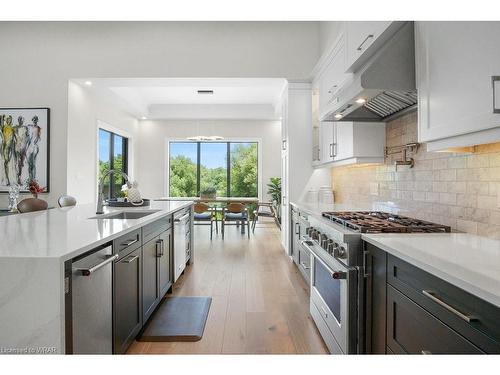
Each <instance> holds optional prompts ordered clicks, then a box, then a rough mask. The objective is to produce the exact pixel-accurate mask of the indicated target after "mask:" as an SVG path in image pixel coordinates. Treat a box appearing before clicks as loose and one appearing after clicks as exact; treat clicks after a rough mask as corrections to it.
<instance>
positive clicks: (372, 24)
mask: <svg viewBox="0 0 500 375" xmlns="http://www.w3.org/2000/svg"><path fill="white" fill-rule="evenodd" d="M393 23H394V25H392V26H391V24H393ZM400 26H401V25H399V23H398V22H391V21H348V22H346V23H345V25H344V27H345V37H346V41H347V43H346V45H347V48H346V62H345V64H346V70H347V71H348V72H355V71H356V70H357V69H358V68H359V67H360V66H361V65H363V63H364V62H366V61H367V60H368V58H370V57H371V56H372V55H373V54H374V53H375V52H376V50H377V49H378V48H380V47H381V46H382V44H384V43H385V42H386V41H387V40H388V38H389V37H390V36H391V35H392V34H393V33H394V32H395V30H390V29H397V28H398V27H400Z"/></svg>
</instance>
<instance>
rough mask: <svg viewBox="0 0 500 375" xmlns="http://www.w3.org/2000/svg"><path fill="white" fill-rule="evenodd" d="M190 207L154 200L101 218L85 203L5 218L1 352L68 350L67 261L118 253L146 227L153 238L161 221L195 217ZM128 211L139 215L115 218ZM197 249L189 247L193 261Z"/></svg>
mask: <svg viewBox="0 0 500 375" xmlns="http://www.w3.org/2000/svg"><path fill="white" fill-rule="evenodd" d="M192 204H193V202H192V201H152V202H151V205H150V206H149V207H137V208H126V209H125V208H121V209H115V208H108V207H106V209H105V213H104V214H103V215H96V214H95V205H93V204H83V205H77V206H74V207H66V208H55V209H51V210H46V211H39V212H33V213H26V214H19V215H11V216H5V217H1V218H0V238H1V241H0V332H2V334H1V335H0V350H1V351H2V352H4V353H65V352H67V347H68V345H67V341H68V337H67V331H68V329H67V319H66V317H67V316H68V313H71V311H69V312H68V298H67V295H68V290H69V289H70V288H69V283H70V281H69V280H68V277H67V274H66V275H65V268H66V271H67V267H68V262H70V261H71V260H72V259H75V258H78V257H81V256H82V255H83V254H86V253H89V252H91V251H92V250H93V249H96V248H99V247H103V246H110V247H112V248H113V254H115V253H117V249H116V240H117V239H119V238H122V237H124V236H126V235H127V234H130V233H135V232H138V233H142V231H143V229H144V228H148V236H150V237H151V238H154V237H153V236H156V235H157V233H156V232H153V230H150V229H149V228H153V229H155V225H156V224H155V223H158V222H161V221H165V222H170V223H172V222H173V220H172V216H173V215H174V214H175V213H177V212H180V211H182V210H185V211H187V212H189V213H190V215H192V209H191V206H192ZM124 211H125V212H127V213H128V212H134V213H140V214H139V215H137V214H136V215H135V216H134V215H129V217H127V216H125V217H124V218H118V219H117V218H112V217H111V216H114V214H115V213H120V212H124ZM142 214H144V216H143V215H142ZM137 216H142V217H137ZM97 217H98V218H97ZM167 220H168V221H167ZM191 223H192V221H191ZM140 236H141V237H140V238H141V241H142V235H140ZM141 244H142V242H141V243H139V244H138V245H141ZM133 246H136V245H133ZM133 246H132V244H131V247H133ZM193 248H194V246H193V245H192V243H191V244H190V249H189V251H190V257H189V259H188V262H190V263H191V262H193V257H194V254H193ZM162 251H163V250H162Z"/></svg>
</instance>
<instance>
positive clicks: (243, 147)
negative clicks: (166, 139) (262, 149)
mask: <svg viewBox="0 0 500 375" xmlns="http://www.w3.org/2000/svg"><path fill="white" fill-rule="evenodd" d="M169 151H170V155H169V166H170V168H169V169H170V170H169V195H170V196H172V197H197V196H200V192H203V191H205V190H206V189H208V188H215V190H216V191H217V196H219V197H226V196H227V197H257V196H258V176H259V171H258V143H257V142H182V141H179V142H170V145H169Z"/></svg>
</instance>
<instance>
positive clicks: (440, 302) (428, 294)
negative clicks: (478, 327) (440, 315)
mask: <svg viewBox="0 0 500 375" xmlns="http://www.w3.org/2000/svg"><path fill="white" fill-rule="evenodd" d="M422 294H423V295H424V296H426V297H427V298H430V299H431V300H432V301H434V302H436V303H437V304H438V305H440V306H442V307H444V308H445V309H446V310H448V311H449V312H451V313H453V314H455V315H456V316H458V317H459V318H460V319H462V320H465V321H466V322H467V323H470V322H472V321H476V320H477V318H475V317H472V316H468V315H465V314H464V313H462V312H460V311H458V310H457V309H455V308H454V307H452V306H450V305H448V304H447V303H446V302H444V301H443V300H441V299H439V298H438V297H436V296H435V295H434V292H432V291H430V290H422Z"/></svg>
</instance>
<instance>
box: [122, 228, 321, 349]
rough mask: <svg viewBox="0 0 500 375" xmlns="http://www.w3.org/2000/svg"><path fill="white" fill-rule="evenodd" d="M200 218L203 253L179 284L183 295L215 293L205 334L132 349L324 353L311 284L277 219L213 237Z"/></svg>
mask: <svg viewBox="0 0 500 375" xmlns="http://www.w3.org/2000/svg"><path fill="white" fill-rule="evenodd" d="M208 230H209V229H208V227H206V226H195V236H196V237H195V241H196V244H195V246H196V255H195V256H196V258H195V263H194V264H193V265H192V266H189V267H187V268H186V271H185V273H184V275H182V276H181V277H180V279H179V280H178V282H177V283H176V284H175V286H174V289H173V295H176V296H211V297H212V305H211V308H210V313H209V316H208V320H207V324H206V327H205V332H204V335H203V338H202V339H201V340H200V341H198V342H161V343H160V342H148V343H146V342H137V341H136V342H134V343H133V344H132V345H131V347H130V349H129V351H128V353H131V354H265V353H270V354H307V353H311V354H324V353H327V349H326V347H325V345H324V343H323V340H322V339H321V336H320V335H319V332H318V331H317V329H316V326H315V325H314V322H313V321H312V318H311V316H310V315H309V292H308V287H307V285H306V283H305V282H304V280H303V279H302V277H301V275H300V274H299V271H298V270H297V269H296V267H295V266H294V265H293V264H292V262H291V261H290V260H289V258H288V257H287V256H286V255H285V253H284V252H283V250H282V248H281V245H280V238H279V235H280V232H279V231H278V229H277V228H276V227H275V225H274V224H273V223H271V222H264V223H261V224H258V225H257V228H256V229H255V235H251V237H250V239H248V238H247V237H246V235H242V234H240V232H239V230H238V229H237V228H236V227H229V228H227V231H226V239H225V240H224V241H222V239H221V236H220V233H219V235H215V233H214V239H213V240H212V241H210V239H209V232H208Z"/></svg>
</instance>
